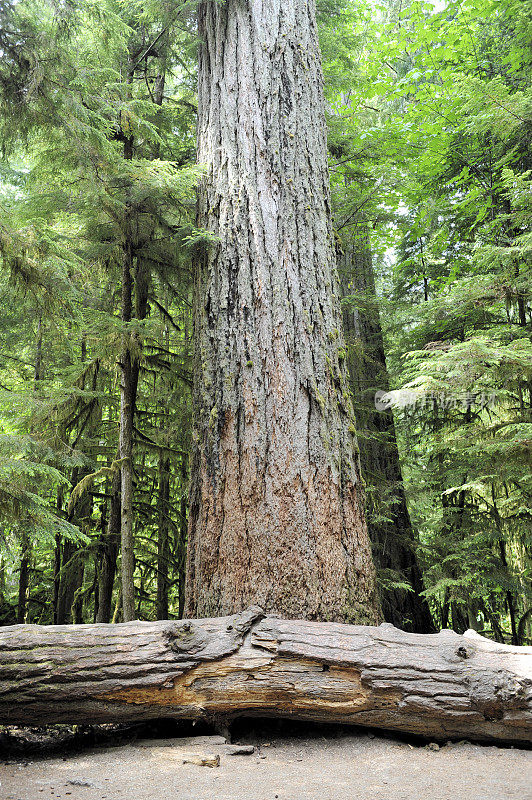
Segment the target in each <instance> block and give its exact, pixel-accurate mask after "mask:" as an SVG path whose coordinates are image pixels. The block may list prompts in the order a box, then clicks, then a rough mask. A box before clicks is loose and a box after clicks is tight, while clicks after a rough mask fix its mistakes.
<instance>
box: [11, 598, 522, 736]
mask: <svg viewBox="0 0 532 800" xmlns="http://www.w3.org/2000/svg"><path fill="white" fill-rule="evenodd" d="M236 716H277V717H292V718H296V719H308V720H316V721H322V722H323V721H325V722H341V723H348V724H355V725H369V726H372V727H380V728H385V729H389V730H395V731H403V732H408V733H415V734H423V735H425V736H431V737H437V738H441V739H448V738H463V737H464V736H466V737H468V738H476V739H484V740H500V741H506V742H516V743H517V742H530V741H531V740H532V648H530V647H526V648H518V647H513V646H510V645H500V644H496V643H494V642H491V641H489V640H487V639H483V638H482V637H481V636H479V635H478V634H476V633H475V632H474V631H469V632H468V633H467V635H466V636H460V635H458V634H456V633H454V632H452V631H442V632H441V633H439V634H434V635H419V634H412V633H405V632H402V631H399V630H397V629H396V628H394V627H393V626H392V625H390V624H388V623H385V624H383V625H381V626H380V627H364V626H352V625H339V624H337V623H317V622H308V621H304V622H303V621H298V620H295V621H294V620H281V619H275V618H273V617H266V618H264V619H263V618H262V614H261V612H260V611H259V610H258V609H250V610H248V611H247V612H244V613H243V614H241V615H239V616H235V617H226V618H218V619H203V620H194V621H190V622H134V623H129V624H125V625H112V626H111V625H83V626H79V627H75V628H73V627H69V626H65V627H63V628H57V627H53V626H50V627H43V626H14V627H10V628H3V629H0V723H6V724H28V723H30V724H36V723H40V724H44V723H52V722H70V723H71V722H76V723H79V722H93V723H96V722H116V721H117V720H136V719H150V718H162V717H174V718H187V719H202V718H204V719H209V718H210V719H213V718H216V717H222V718H224V717H225V718H226V719H231V718H232V717H236Z"/></svg>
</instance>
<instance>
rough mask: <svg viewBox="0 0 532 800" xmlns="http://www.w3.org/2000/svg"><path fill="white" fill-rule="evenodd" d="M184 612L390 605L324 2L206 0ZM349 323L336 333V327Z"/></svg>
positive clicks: (349, 614) (368, 614)
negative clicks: (330, 136) (381, 601)
mask: <svg viewBox="0 0 532 800" xmlns="http://www.w3.org/2000/svg"><path fill="white" fill-rule="evenodd" d="M198 14H199V30H200V38H201V45H200V69H199V121H198V145H199V161H200V162H201V163H203V164H205V165H206V166H207V170H208V172H207V175H206V177H205V178H204V179H203V181H202V184H201V187H200V197H199V223H200V224H201V225H202V226H203V227H204V228H205V229H207V230H208V231H209V232H210V233H211V234H213V236H214V237H216V239H217V242H218V243H217V244H216V245H214V246H213V247H212V248H211V249H210V250H209V251H208V252H207V253H206V254H204V255H203V256H202V258H201V259H200V260H199V263H198V269H197V280H196V307H195V337H196V342H197V353H198V358H197V360H196V375H195V427H196V437H195V441H196V452H195V454H194V462H193V466H192V484H191V510H190V526H189V554H188V569H187V601H186V613H187V615H190V616H207V615H219V614H227V613H234V612H237V611H239V610H241V609H243V608H245V607H246V606H247V605H249V603H251V602H257V603H259V604H260V605H261V606H262V607H263V608H265V609H266V610H268V611H272V612H276V613H279V614H281V615H283V616H287V617H301V616H303V617H306V618H308V619H326V620H338V621H354V622H357V621H363V622H377V621H379V618H380V611H379V607H378V600H377V594H376V590H375V574H374V567H373V563H372V558H371V549H370V544H369V538H368V533H367V527H366V522H365V519H364V513H363V501H362V496H361V493H362V487H361V484H360V480H359V466H358V458H357V453H356V442H355V440H354V436H353V433H352V408H351V403H350V400H349V399H348V398H347V400H346V396H345V386H346V385H347V381H346V372H345V359H343V358H341V357H340V353H341V352H343V348H344V344H343V339H342V336H341V334H340V330H341V316H340V310H339V304H338V299H337V278H336V273H335V252H334V242H333V236H332V228H331V218H330V197H329V176H328V171H327V156H326V127H325V116H324V104H323V87H322V73H321V63H320V55H319V48H318V41H317V32H316V20H315V7H314V0H293V2H291V3H285V2H281V1H280V0H272V2H271V3H268V4H264V3H262V2H259V0H250V1H249V2H247V3H243V2H241V0H227V2H225V3H212V2H203V3H200V5H199V9H198ZM332 332H334V334H333V333H332Z"/></svg>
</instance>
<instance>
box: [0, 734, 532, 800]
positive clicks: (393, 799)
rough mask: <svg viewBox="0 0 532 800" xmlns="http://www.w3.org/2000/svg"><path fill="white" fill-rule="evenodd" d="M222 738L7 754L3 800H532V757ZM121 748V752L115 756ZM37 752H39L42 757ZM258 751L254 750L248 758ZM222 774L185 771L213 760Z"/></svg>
mask: <svg viewBox="0 0 532 800" xmlns="http://www.w3.org/2000/svg"><path fill="white" fill-rule="evenodd" d="M223 741H224V740H223V738H222V737H220V736H218V737H214V736H199V737H195V738H193V739H190V738H189V739H183V738H180V739H177V738H175V737H173V738H153V739H139V738H136V739H130V740H129V741H120V744H119V745H117V743H116V741H115V742H112V741H111V742H109V743H106V745H105V746H102V745H101V744H94V743H92V744H91V745H90V746H88V745H85V746H82V747H81V748H78V749H77V751H76V752H68V751H67V752H65V750H64V749H63V751H62V752H61V751H60V752H55V753H49V752H48V754H43V752H39V748H37V751H36V752H33V753H32V755H27V754H26V755H22V754H21V753H17V754H15V755H13V754H12V753H9V752H6V750H5V748H4V751H3V753H2V749H1V743H0V758H3V760H2V761H1V762H0V783H1V786H0V798H1V800H49V799H50V798H53V799H54V800H532V751H530V750H520V749H507V748H505V749H502V748H497V747H492V746H485V745H475V744H471V743H468V742H458V743H452V744H451V743H448V744H444V745H442V746H440V747H439V749H438V745H436V744H430V743H429V744H427V743H420V742H413V741H401V740H398V739H394V738H390V737H387V736H384V735H380V734H373V733H370V734H368V733H367V732H364V731H361V730H352V729H347V730H346V729H335V728H324V727H314V726H303V725H299V726H296V727H292V728H289V729H287V728H286V727H285V728H284V729H283V728H282V727H279V726H278V725H277V726H276V725H274V724H269V723H264V724H260V725H257V723H256V722H255V723H253V724H252V723H247V724H241V725H240V728H239V730H238V732H237V735H236V736H235V735H233V742H235V741H238V742H239V743H240V744H247V745H250V744H251V745H254V748H255V749H254V752H253V753H252V754H248V755H243V754H238V755H231V754H230V748H229V747H228V746H227V745H224V744H223ZM113 745H114V746H113ZM34 749H35V748H34ZM248 749H249V748H248ZM216 756H219V759H220V763H219V766H215V767H208V766H200V765H198V764H195V763H183V762H184V761H186V760H187V759H189V760H192V761H195V760H197V759H203V758H207V759H212V758H213V757H214V760H215V762H216V761H217V758H216Z"/></svg>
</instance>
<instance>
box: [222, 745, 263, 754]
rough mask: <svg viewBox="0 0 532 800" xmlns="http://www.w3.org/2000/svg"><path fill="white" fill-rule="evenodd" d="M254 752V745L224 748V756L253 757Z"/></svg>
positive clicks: (226, 746)
mask: <svg viewBox="0 0 532 800" xmlns="http://www.w3.org/2000/svg"><path fill="white" fill-rule="evenodd" d="M254 752H255V748H254V747H253V745H252V744H226V745H225V747H224V748H223V754H224V756H252V755H253V753H254Z"/></svg>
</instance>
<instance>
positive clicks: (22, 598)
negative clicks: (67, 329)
mask: <svg viewBox="0 0 532 800" xmlns="http://www.w3.org/2000/svg"><path fill="white" fill-rule="evenodd" d="M42 343H43V333H42V317H39V319H38V321H37V340H36V343H35V362H34V369H33V389H34V391H35V392H36V393H37V391H38V389H39V383H40V381H41V380H42V378H43V365H42ZM32 549H33V548H32V542H31V539H30V537H29V535H28V533H27V532H26V531H23V533H22V541H21V547H20V571H19V583H18V602H17V622H18V623H22V622H26V617H27V613H28V599H29V588H30V564H31V554H32Z"/></svg>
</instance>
